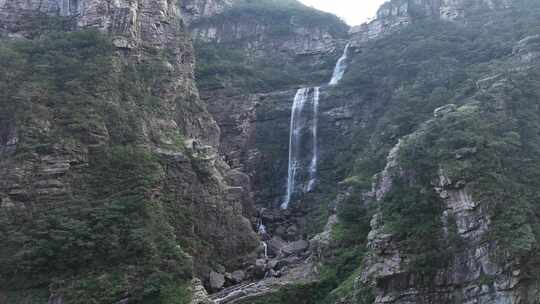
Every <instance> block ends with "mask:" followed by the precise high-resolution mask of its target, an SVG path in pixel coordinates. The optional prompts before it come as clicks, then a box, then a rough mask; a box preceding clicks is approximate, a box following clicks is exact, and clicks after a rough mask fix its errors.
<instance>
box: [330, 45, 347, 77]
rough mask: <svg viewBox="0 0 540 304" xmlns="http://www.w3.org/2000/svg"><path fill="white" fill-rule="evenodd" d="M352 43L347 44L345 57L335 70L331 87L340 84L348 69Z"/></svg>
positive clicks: (339, 61) (343, 56)
mask: <svg viewBox="0 0 540 304" xmlns="http://www.w3.org/2000/svg"><path fill="white" fill-rule="evenodd" d="M350 46H351V44H350V43H347V45H346V46H345V50H344V51H343V55H342V56H341V58H339V60H338V62H337V64H336V67H335V68H334V73H333V74H332V79H330V82H329V83H328V84H329V85H331V86H333V85H336V84H338V83H339V81H340V80H341V78H343V75H344V74H345V69H347V58H348V54H349V47H350Z"/></svg>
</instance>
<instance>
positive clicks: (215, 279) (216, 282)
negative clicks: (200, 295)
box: [210, 271, 225, 291]
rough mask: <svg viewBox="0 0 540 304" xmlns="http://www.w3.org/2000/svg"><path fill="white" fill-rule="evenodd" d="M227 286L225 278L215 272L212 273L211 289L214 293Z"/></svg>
mask: <svg viewBox="0 0 540 304" xmlns="http://www.w3.org/2000/svg"><path fill="white" fill-rule="evenodd" d="M223 285H225V276H224V275H222V274H221V273H217V272H215V271H212V272H210V288H211V289H212V290H213V291H218V290H221V289H222V288H223Z"/></svg>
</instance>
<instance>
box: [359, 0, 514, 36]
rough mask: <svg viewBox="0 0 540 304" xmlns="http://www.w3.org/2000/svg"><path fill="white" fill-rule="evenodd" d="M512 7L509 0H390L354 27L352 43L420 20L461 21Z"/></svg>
mask: <svg viewBox="0 0 540 304" xmlns="http://www.w3.org/2000/svg"><path fill="white" fill-rule="evenodd" d="M511 6H512V1H511V0H501V1H492V0H485V1H484V0H482V1H467V0H436V1H433V0H392V1H388V2H386V3H385V4H383V5H382V6H381V8H379V10H378V11H377V15H376V17H375V19H374V20H372V21H371V22H368V23H365V24H362V25H359V26H356V27H353V28H352V29H351V32H350V33H351V35H352V40H353V42H354V44H355V45H361V44H362V43H365V42H366V41H368V40H370V39H375V38H378V37H380V36H382V35H385V34H387V33H391V32H394V31H396V30H399V29H401V28H403V27H404V26H407V25H408V24H410V23H412V22H415V21H419V20H422V19H426V18H428V19H435V20H446V21H456V22H460V21H464V20H465V19H466V18H467V17H469V16H472V15H475V14H481V13H482V12H486V11H489V10H501V9H508V8H510V7H511Z"/></svg>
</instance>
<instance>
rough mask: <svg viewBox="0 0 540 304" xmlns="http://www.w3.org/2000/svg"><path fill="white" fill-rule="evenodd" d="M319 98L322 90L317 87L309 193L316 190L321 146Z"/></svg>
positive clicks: (314, 99)
mask: <svg viewBox="0 0 540 304" xmlns="http://www.w3.org/2000/svg"><path fill="white" fill-rule="evenodd" d="M319 96H320V88H319V87H315V88H314V92H313V124H312V126H311V134H312V136H313V138H312V142H313V151H312V153H313V156H312V157H311V163H310V164H309V183H308V186H307V191H308V192H311V191H313V189H314V188H315V183H316V182H317V162H318V161H319V144H318V137H317V132H318V128H319Z"/></svg>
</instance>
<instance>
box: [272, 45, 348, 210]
mask: <svg viewBox="0 0 540 304" xmlns="http://www.w3.org/2000/svg"><path fill="white" fill-rule="evenodd" d="M349 47H350V45H349V44H347V45H346V46H345V50H344V51H343V55H342V56H341V57H340V58H339V60H338V62H337V63H336V66H335V68H334V73H333V74H332V79H330V82H329V83H328V85H330V86H334V85H337V84H338V83H339V81H340V80H341V79H342V78H343V75H344V74H345V70H346V69H347V58H348V53H349ZM310 97H311V103H312V105H313V111H312V115H313V118H312V119H311V134H312V149H311V153H312V156H311V162H310V163H309V168H308V171H309V181H308V183H307V186H306V188H305V189H304V191H307V192H311V191H313V190H314V189H315V186H316V184H317V164H318V161H319V140H318V128H319V126H318V124H319V98H320V88H319V87H314V88H301V89H299V90H298V91H297V92H296V95H295V97H294V102H293V105H292V109H291V123H290V133H289V166H288V169H287V192H286V194H285V199H284V200H283V203H282V204H281V209H287V208H289V204H290V203H291V199H292V198H293V195H294V194H295V190H296V183H297V175H298V173H299V171H300V170H302V169H303V170H305V168H302V163H301V159H302V157H303V156H304V157H305V155H303V153H302V151H301V146H302V133H303V132H302V131H303V130H304V128H305V127H306V126H305V122H306V121H308V118H306V117H305V113H303V109H304V105H305V104H306V102H307V100H308V99H309V98H310Z"/></svg>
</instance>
